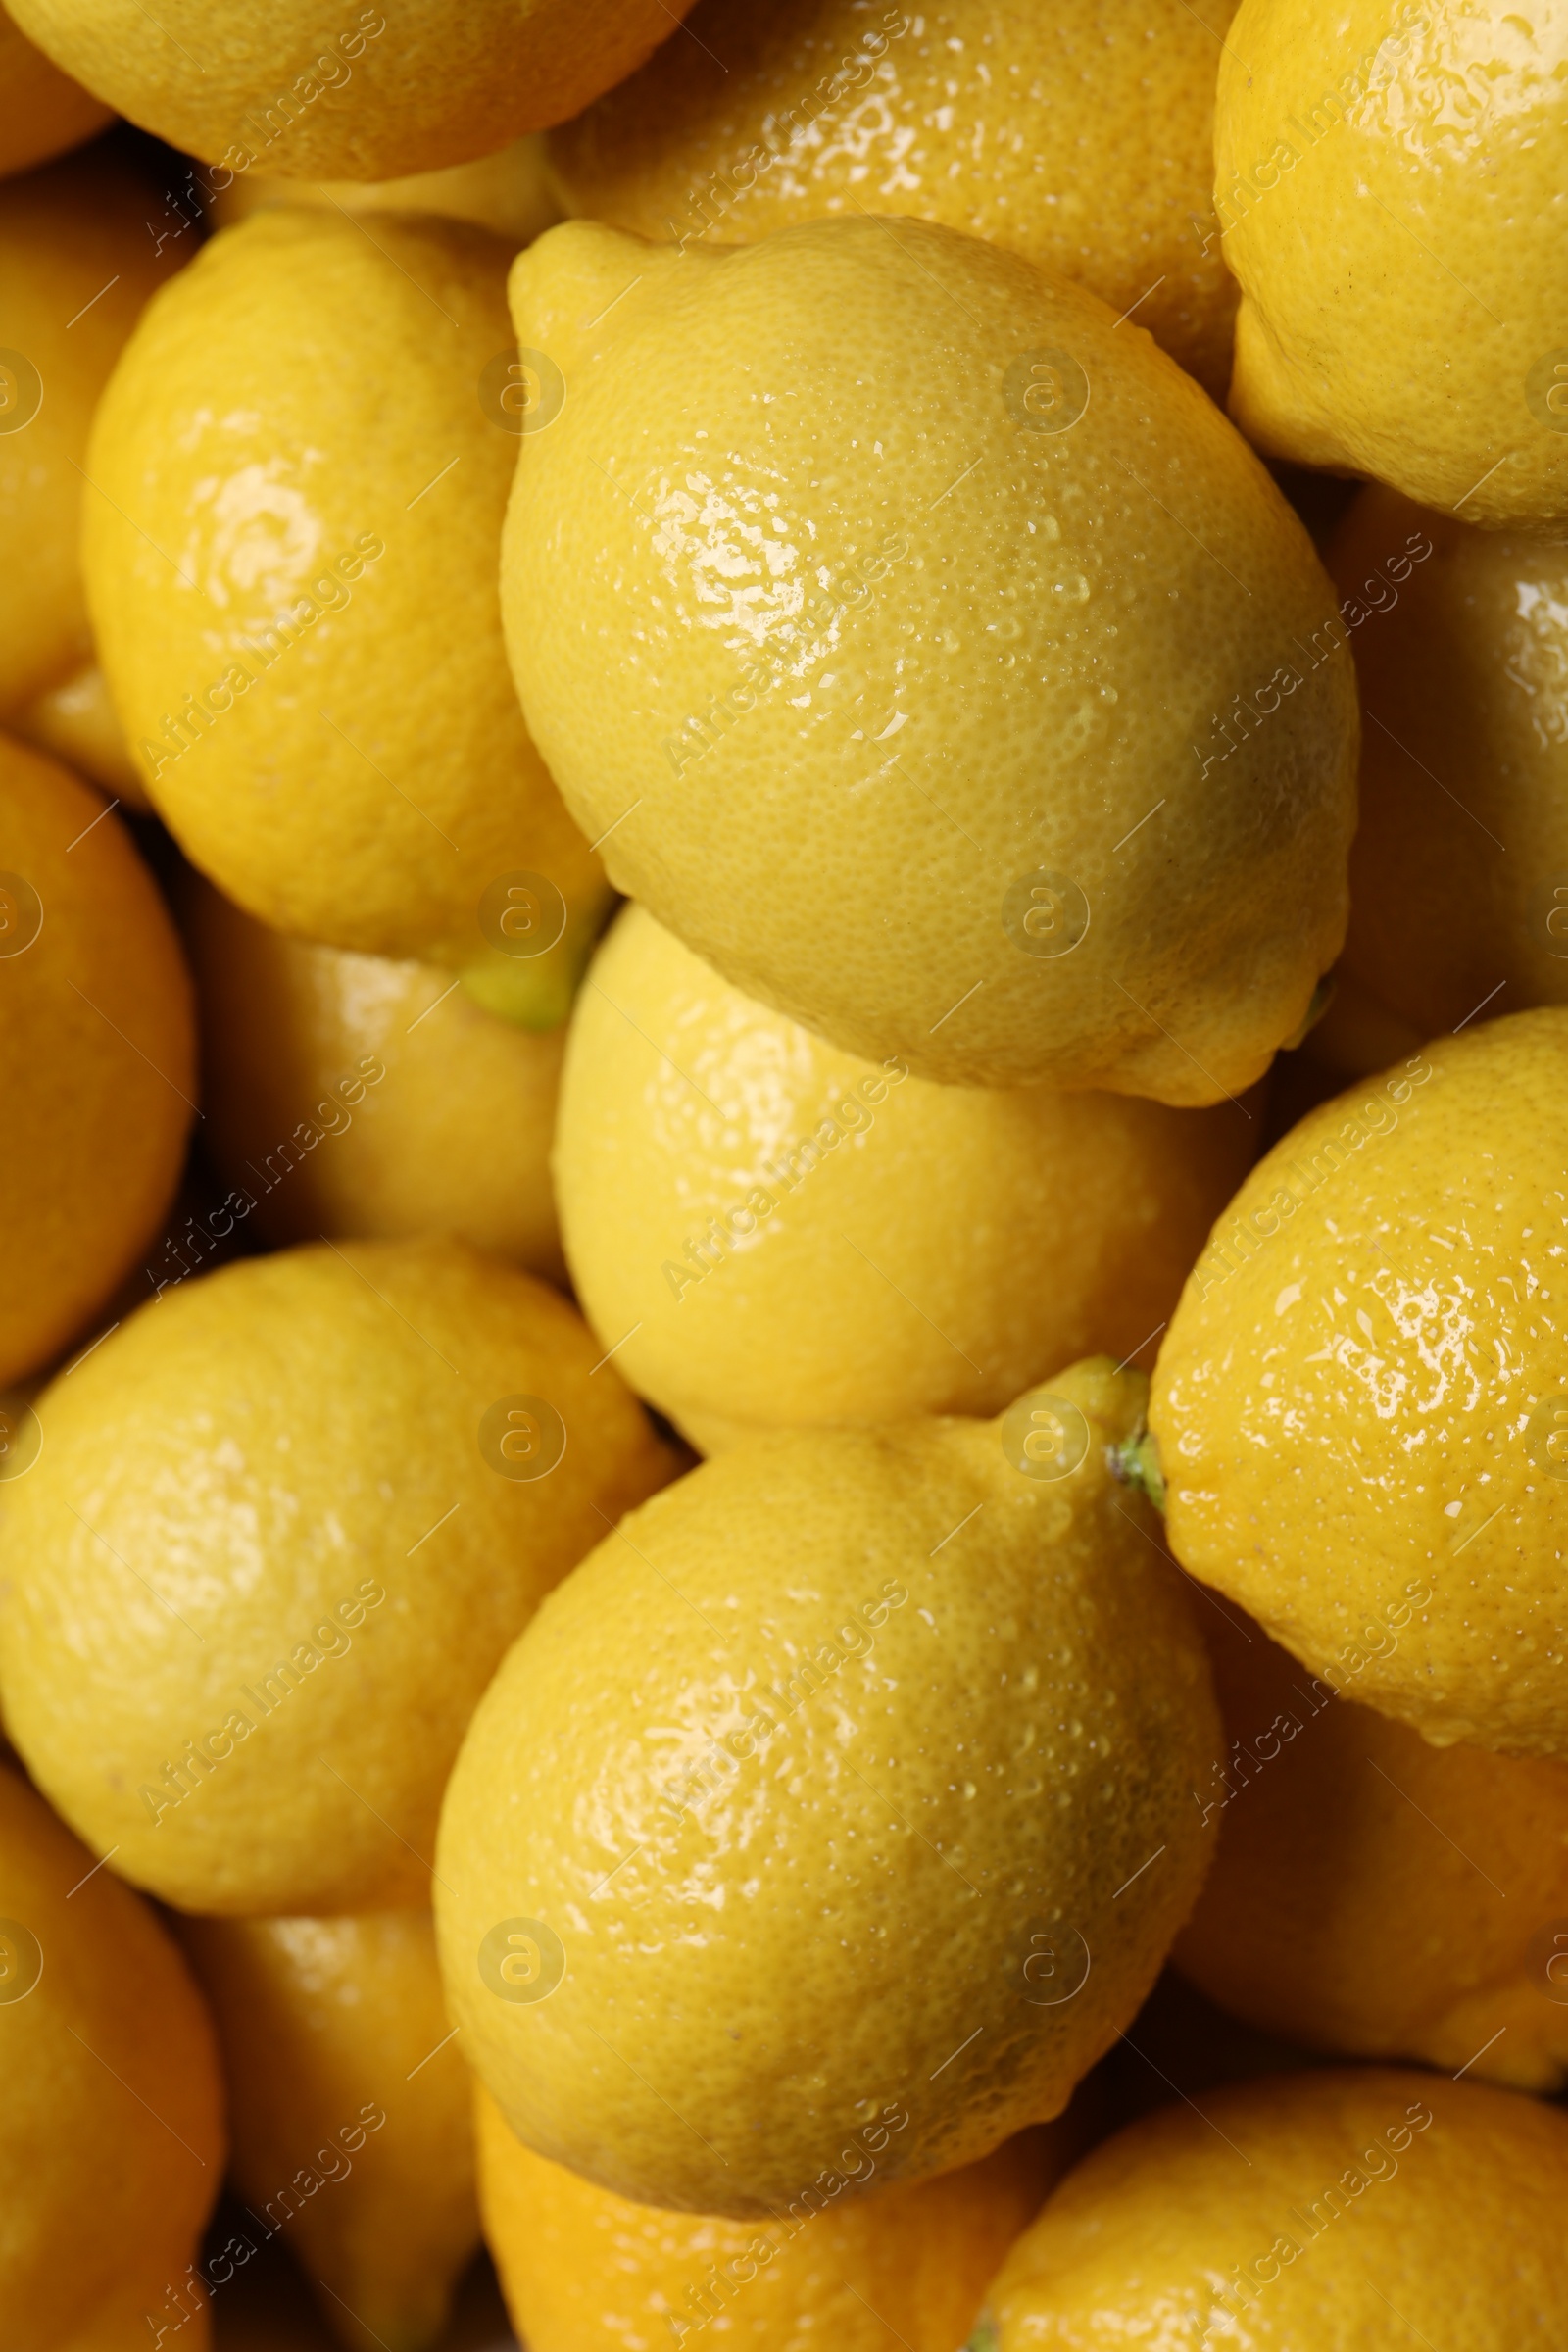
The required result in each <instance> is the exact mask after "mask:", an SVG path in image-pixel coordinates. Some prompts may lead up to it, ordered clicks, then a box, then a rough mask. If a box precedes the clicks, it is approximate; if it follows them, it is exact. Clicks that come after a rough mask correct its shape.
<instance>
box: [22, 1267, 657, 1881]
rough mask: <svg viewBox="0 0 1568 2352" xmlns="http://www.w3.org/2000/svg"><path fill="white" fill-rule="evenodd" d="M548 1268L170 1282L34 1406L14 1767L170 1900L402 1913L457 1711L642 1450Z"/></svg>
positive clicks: (632, 1489)
mask: <svg viewBox="0 0 1568 2352" xmlns="http://www.w3.org/2000/svg"><path fill="white" fill-rule="evenodd" d="M598 1356H599V1349H598V1348H596V1346H595V1345H594V1343H593V1341H592V1339H591V1338H590V1336H589V1334H588V1332H587V1331H586V1330H585V1329H584V1327H583V1324H582V1322H581V1320H580V1318H579V1317H578V1316H577V1314H576V1313H575V1312H574V1310H573V1309H572V1308H571V1307H569V1306H567V1305H566V1304H565V1302H564V1299H560V1298H558V1297H557V1295H556V1294H555V1293H554V1292H553V1291H551V1290H548V1289H547V1288H546V1287H545V1285H544V1284H542V1283H538V1282H535V1281H533V1280H532V1279H531V1278H530V1277H529V1276H527V1275H525V1274H520V1273H516V1272H515V1271H514V1270H512V1269H511V1268H509V1267H505V1266H501V1265H498V1264H497V1263H496V1262H495V1261H494V1260H492V1259H488V1258H483V1257H480V1256H478V1255H477V1254H476V1253H475V1252H474V1251H472V1250H466V1249H463V1248H461V1247H460V1246H459V1245H457V1244H456V1243H451V1242H424V1243H417V1242H403V1243H397V1242H383V1243H372V1242H362V1243H358V1244H351V1245H348V1246H346V1247H344V1248H342V1249H340V1248H338V1246H337V1245H336V1244H333V1243H327V1244H323V1245H321V1246H319V1248H316V1249H313V1250H291V1251H286V1252H284V1253H283V1254H281V1255H279V1256H276V1257H270V1258H252V1259H246V1260H242V1261H241V1262H240V1263H238V1264H235V1265H232V1266H228V1267H225V1268H224V1269H223V1270H222V1271H221V1273H217V1274H212V1275H208V1276H206V1277H205V1278H202V1279H198V1280H194V1281H190V1282H183V1283H178V1284H176V1285H175V1286H174V1287H173V1288H172V1289H169V1290H167V1291H166V1292H165V1293H164V1294H163V1295H161V1296H160V1297H159V1298H158V1299H156V1300H155V1301H153V1302H151V1303H149V1304H148V1305H146V1306H144V1307H143V1308H142V1309H141V1310H140V1312H139V1313H138V1314H136V1315H134V1316H132V1317H131V1319H130V1320H129V1321H128V1322H127V1323H125V1324H124V1325H123V1327H122V1328H121V1329H119V1330H118V1331H116V1332H114V1333H113V1334H112V1335H111V1336H110V1337H109V1338H108V1339H106V1340H105V1341H104V1342H103V1343H102V1345H101V1346H100V1347H98V1348H96V1350H95V1351H94V1353H93V1354H92V1355H91V1356H90V1357H88V1358H87V1360H86V1361H85V1362H83V1363H80V1364H78V1365H77V1366H76V1368H75V1370H74V1371H73V1372H72V1373H71V1374H70V1375H69V1377H68V1378H63V1379H61V1380H59V1381H57V1382H55V1383H54V1384H53V1386H52V1387H51V1388H50V1389H49V1390H47V1391H46V1392H45V1394H44V1395H43V1396H42V1397H40V1398H39V1400H38V1404H37V1408H36V1410H37V1418H38V1422H39V1425H40V1427H41V1432H42V1451H41V1453H40V1454H39V1456H38V1459H37V1461H36V1463H35V1464H34V1466H33V1467H32V1468H31V1469H30V1470H29V1471H28V1473H27V1475H26V1477H25V1478H24V1479H22V1480H20V1481H18V1482H17V1483H16V1484H15V1486H14V1487H13V1488H12V1490H11V1494H12V1496H13V1499H12V1501H11V1505H10V1508H9V1509H8V1511H7V1514H6V1520H5V1524H4V1528H3V1530H0V1560H3V1564H4V1574H5V1575H6V1577H7V1578H8V1579H9V1599H8V1603H7V1608H6V1611H5V1615H4V1619H3V1621H0V1695H3V1698H4V1704H5V1712H6V1723H7V1727H8V1729H9V1731H10V1734H11V1737H12V1739H13V1740H15V1742H16V1744H17V1747H18V1748H19V1750H20V1751H21V1753H22V1754H23V1756H24V1757H25V1761H26V1763H27V1766H28V1769H29V1770H30V1771H31V1773H32V1774H33V1777H34V1778H35V1779H36V1780H37V1781H38V1782H39V1784H40V1786H42V1787H43V1788H44V1789H46V1790H47V1791H48V1792H49V1793H50V1794H51V1795H52V1796H53V1798H54V1800H55V1801H56V1802H57V1803H58V1805H59V1806H60V1809H61V1810H62V1812H64V1813H65V1814H66V1816H67V1817H68V1818H69V1819H70V1820H72V1821H73V1823H74V1824H76V1825H77V1826H78V1827H79V1828H80V1829H81V1830H82V1831H83V1832H84V1833H85V1835H86V1836H87V1837H88V1838H91V1839H92V1840H93V1841H94V1844H95V1849H96V1850H97V1851H99V1852H103V1851H107V1849H108V1848H109V1847H110V1846H111V1845H112V1846H114V1847H115V1848H116V1849H117V1850H116V1868H117V1869H119V1870H121V1871H123V1873H124V1875H125V1876H126V1877H127V1878H129V1879H132V1880H134V1881H135V1882H136V1883H137V1884H138V1885H142V1886H145V1887H150V1888H151V1889H153V1890H154V1891H155V1892H157V1893H158V1894H160V1895H162V1896H163V1897H164V1898H165V1899H166V1900H168V1901H172V1902H174V1903H176V1904H178V1905H180V1906H181V1907H182V1908H184V1909H187V1910H193V1911H206V1912H215V1913H221V1914H225V1915H234V1914H239V1915H256V1914H262V1915H265V1916H272V1915H280V1914H285V1913H286V1914H289V1915H293V1914H295V1913H299V1912H306V1913H321V1914H335V1913H338V1912H342V1911H350V1910H363V1909H375V1908H380V1907H383V1906H386V1905H392V1904H397V1903H410V1902H419V1901H422V1900H424V1899H426V1896H427V1890H428V1885H429V1857H430V1852H431V1844H432V1840H433V1836H434V1830H435V1821H436V1813H437V1809H438V1807H439V1804H440V1799H441V1790H442V1787H443V1784H444V1782H445V1780H446V1775H447V1771H448V1769H449V1767H450V1765H451V1762H452V1758H453V1756H454V1755H455V1754H456V1752H457V1748H458V1744H459V1741H460V1740H461V1739H462V1737H463V1733H464V1731H465V1729H466V1724H467V1720H468V1717H469V1714H470V1713H471V1711H472V1708H473V1704H474V1701H475V1700H476V1699H477V1697H478V1695H479V1693H480V1691H482V1690H483V1689H484V1686H485V1684H486V1683H487V1682H488V1681H489V1679H490V1676H491V1674H492V1673H493V1671H494V1669H495V1667H496V1665H497V1663H498V1662H499V1660H500V1658H501V1657H502V1655H503V1654H504V1652H505V1650H506V1649H507V1647H508V1645H509V1643H510V1642H512V1640H513V1638H514V1636H515V1635H516V1634H517V1633H518V1632H520V1631H521V1628H522V1626H523V1624H524V1623H525V1622H526V1620H527V1618H528V1617H529V1616H530V1615H531V1613H532V1611H533V1609H534V1608H535V1607H536V1606H537V1604H538V1602H539V1600H540V1599H541V1598H542V1597H543V1595H544V1593H545V1592H546V1591H547V1590H548V1588H549V1587H550V1586H551V1585H552V1584H554V1583H555V1582H556V1581H557V1580H558V1579H559V1578H561V1577H562V1576H564V1574H565V1573H566V1571H567V1569H568V1568H570V1567H571V1566H572V1564H573V1563H574V1562H575V1561H576V1560H577V1559H579V1558H580V1557H581V1556H582V1554H583V1553H584V1552H586V1551H587V1550H588V1549H589V1548H590V1547H591V1546H592V1544H594V1543H596V1542H597V1540H598V1538H599V1536H600V1535H601V1534H602V1533H603V1532H604V1530H605V1528H606V1525H607V1524H609V1525H613V1523H614V1521H615V1520H616V1518H617V1517H618V1516H619V1514H620V1512H621V1511H622V1510H623V1509H624V1508H625V1507H626V1506H627V1505H628V1504H629V1503H632V1502H634V1501H640V1500H641V1499H642V1498H643V1496H644V1495H647V1494H649V1493H650V1492H651V1491H652V1489H653V1488H654V1487H656V1486H658V1485H659V1484H660V1482H661V1480H662V1478H663V1477H665V1476H667V1475H668V1470H669V1467H670V1463H669V1459H668V1456H667V1454H666V1452H665V1449H664V1448H663V1447H662V1446H660V1444H659V1443H658V1441H657V1440H656V1439H655V1437H654V1434H653V1432H652V1430H651V1428H650V1427H649V1424H648V1421H647V1419H646V1417H645V1415H644V1413H643V1411H642V1409H641V1407H640V1406H639V1405H638V1404H637V1403H636V1401H635V1400H634V1399H633V1398H632V1397H630V1396H628V1395H627V1393H626V1391H625V1390H624V1389H623V1388H622V1387H621V1386H620V1384H619V1382H618V1381H617V1380H616V1378H615V1373H614V1367H613V1365H604V1366H601V1367H600V1368H599V1369H598V1370H597V1371H596V1370H595V1365H596V1363H597V1359H598Z"/></svg>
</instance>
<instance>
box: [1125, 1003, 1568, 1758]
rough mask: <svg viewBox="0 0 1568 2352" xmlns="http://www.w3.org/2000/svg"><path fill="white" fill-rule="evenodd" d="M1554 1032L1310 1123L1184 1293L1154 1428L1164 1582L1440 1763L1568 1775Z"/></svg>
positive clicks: (1421, 1068)
mask: <svg viewBox="0 0 1568 2352" xmlns="http://www.w3.org/2000/svg"><path fill="white" fill-rule="evenodd" d="M1564 1103H1568V1008H1562V1009H1544V1010H1541V1011H1537V1012H1523V1013H1517V1014H1515V1015H1514V1016H1513V1017H1512V1018H1511V1019H1507V1020H1500V1021H1493V1022H1489V1023H1485V1024H1482V1025H1480V1026H1478V1027H1475V1028H1472V1029H1468V1030H1466V1031H1465V1033H1464V1034H1463V1035H1462V1036H1460V1037H1457V1038H1443V1039H1440V1040H1439V1042H1438V1043H1437V1044H1435V1045H1432V1046H1429V1047H1427V1048H1426V1049H1425V1051H1424V1052H1423V1053H1421V1054H1415V1055H1413V1056H1412V1057H1411V1058H1410V1059H1409V1060H1408V1061H1407V1062H1403V1063H1400V1064H1397V1066H1396V1067H1395V1068H1394V1069H1393V1070H1391V1071H1389V1072H1387V1073H1386V1074H1385V1075H1383V1076H1382V1077H1378V1078H1372V1079H1366V1080H1363V1081H1362V1082H1361V1083H1360V1084H1359V1085H1357V1086H1356V1087H1354V1088H1353V1089H1352V1090H1351V1091H1350V1092H1349V1093H1348V1094H1344V1095H1341V1096H1339V1097H1338V1098H1336V1099H1335V1100H1334V1101H1332V1102H1329V1103H1324V1104H1323V1105H1322V1106H1321V1107H1320V1108H1318V1109H1317V1110H1314V1111H1312V1112H1310V1113H1309V1114H1308V1116H1307V1117H1306V1118H1304V1119H1302V1120H1301V1122H1300V1123H1299V1126H1297V1127H1296V1128H1294V1129H1293V1130H1292V1132H1291V1133H1290V1134H1289V1135H1287V1136H1286V1137H1285V1138H1284V1140H1283V1141H1282V1142H1280V1143H1279V1144H1277V1145H1276V1146H1275V1147H1274V1149H1273V1151H1272V1152H1269V1154H1268V1155H1267V1157H1266V1158H1264V1159H1263V1160H1261V1161H1259V1163H1258V1165H1257V1166H1256V1167H1255V1168H1254V1169H1253V1170H1252V1172H1251V1174H1250V1176H1249V1177H1248V1179H1247V1181H1246V1183H1245V1184H1244V1185H1243V1186H1242V1188H1241V1190H1240V1192H1239V1193H1238V1194H1237V1196H1236V1199H1235V1200H1234V1201H1232V1203H1231V1205H1230V1207H1229V1208H1228V1209H1227V1210H1226V1212H1225V1215H1224V1216H1223V1217H1222V1218H1221V1219H1220V1221H1219V1223H1218V1225H1216V1227H1215V1229H1214V1233H1213V1236H1212V1238H1211V1240H1210V1243H1209V1246H1208V1248H1207V1249H1206V1250H1204V1252H1203V1254H1202V1256H1201V1258H1200V1259H1199V1261H1198V1264H1197V1265H1196V1266H1195V1268H1194V1269H1193V1272H1192V1274H1191V1275H1190V1276H1189V1278H1188V1282H1187V1287H1186V1289H1185V1290H1184V1292H1183V1294H1182V1299H1181V1303H1180V1304H1179V1306H1178V1307H1177V1309H1176V1313H1175V1316H1174V1317H1173V1319H1172V1322H1171V1327H1170V1330H1169V1331H1168V1332H1167V1334H1166V1336H1165V1339H1164V1341H1163V1343H1162V1345H1161V1348H1160V1351H1159V1360H1158V1364H1157V1366H1156V1369H1155V1375H1154V1392H1153V1401H1152V1407H1151V1413H1150V1419H1151V1423H1152V1428H1153V1431H1154V1434H1155V1437H1156V1440H1157V1444H1158V1450H1159V1456H1160V1460H1161V1463H1162V1465H1163V1471H1164V1479H1165V1485H1166V1490H1167V1494H1166V1505H1165V1509H1166V1525H1167V1528H1168V1531H1169V1535H1170V1542H1171V1547H1172V1549H1173V1550H1174V1551H1175V1553H1176V1556H1177V1558H1178V1559H1179V1560H1180V1561H1181V1562H1182V1564H1183V1566H1184V1567H1186V1568H1189V1569H1190V1570H1191V1571H1192V1573H1193V1574H1194V1575H1195V1576H1199V1577H1201V1578H1202V1579H1203V1580H1204V1582H1205V1583H1207V1584H1210V1585H1215V1586H1217V1587H1218V1588H1219V1589H1220V1591H1221V1592H1223V1593H1228V1594H1229V1595H1230V1597H1231V1598H1232V1599H1233V1600H1238V1601H1240V1602H1241V1604H1242V1606H1243V1607H1244V1608H1246V1609H1249V1610H1250V1612H1251V1614H1252V1615H1253V1616H1254V1617H1256V1618H1258V1619H1259V1620H1260V1621H1261V1623H1262V1624H1263V1626H1264V1627H1265V1628H1266V1630H1267V1631H1268V1632H1269V1633H1270V1634H1271V1635H1272V1636H1273V1637H1274V1639H1275V1640H1276V1641H1277V1642H1282V1643H1283V1644H1284V1646H1285V1647H1286V1648H1287V1649H1288V1650H1290V1651H1291V1653H1292V1654H1293V1656H1295V1657H1297V1658H1299V1659H1301V1660H1303V1661H1304V1663H1305V1664H1306V1665H1307V1666H1309V1667H1310V1668H1311V1669H1312V1671H1313V1672H1314V1673H1318V1674H1321V1675H1323V1676H1324V1677H1325V1679H1327V1680H1330V1681H1333V1680H1336V1679H1338V1678H1343V1677H1344V1676H1346V1675H1347V1674H1353V1676H1354V1677H1355V1694H1356V1697H1357V1699H1359V1700H1361V1701H1363V1702H1364V1703H1365V1704H1366V1705H1367V1706H1371V1707H1376V1708H1379V1709H1380V1710H1381V1711H1382V1712H1383V1713H1384V1714H1388V1715H1393V1716H1396V1717H1397V1718H1399V1719H1400V1720H1402V1721H1403V1722H1405V1723H1409V1724H1412V1725H1413V1726H1414V1727H1415V1728H1416V1730H1418V1731H1420V1732H1422V1733H1424V1734H1425V1736H1426V1737H1427V1739H1429V1740H1433V1741H1435V1742H1436V1743H1437V1744H1439V1745H1449V1744H1451V1743H1452V1742H1453V1741H1455V1740H1463V1741H1468V1742H1469V1743H1470V1744H1471V1745H1473V1746H1477V1747H1491V1748H1497V1749H1500V1750H1501V1751H1503V1752H1504V1753H1506V1754H1512V1755H1520V1756H1544V1757H1557V1758H1561V1759H1563V1760H1565V1761H1568V1663H1565V1658H1564V1644H1565V1642H1568V1604H1565V1599H1564V1593H1563V1581H1562V1570H1561V1549H1562V1545H1563V1543H1564V1541H1565V1540H1568V1395H1565V1393H1564V1382H1565V1373H1564V1366H1565V1361H1568V1358H1565V1354H1564V1345H1565V1343H1564V1303H1565V1302H1564V1299H1563V1296H1562V1290H1561V1277H1560V1275H1559V1273H1558V1260H1559V1258H1560V1256H1561V1253H1562V1250H1563V1236H1564V1232H1565V1229H1568V1197H1565V1176H1564V1170H1565V1167H1568V1114H1565V1110H1564V1108H1563V1105H1564Z"/></svg>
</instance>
